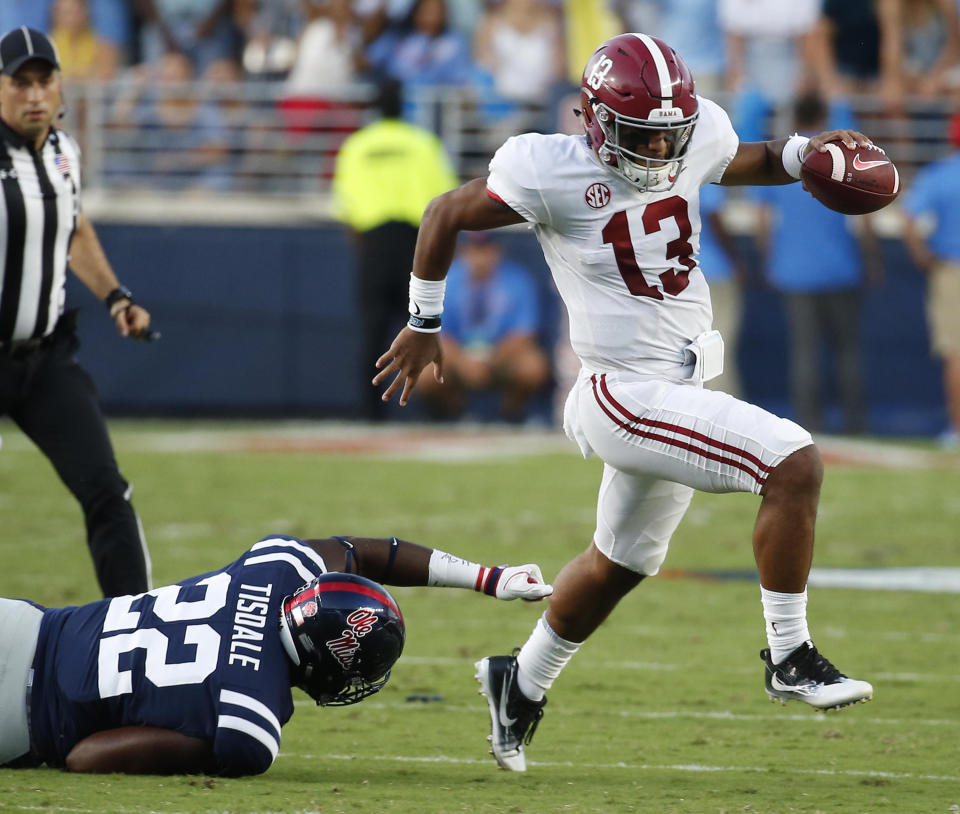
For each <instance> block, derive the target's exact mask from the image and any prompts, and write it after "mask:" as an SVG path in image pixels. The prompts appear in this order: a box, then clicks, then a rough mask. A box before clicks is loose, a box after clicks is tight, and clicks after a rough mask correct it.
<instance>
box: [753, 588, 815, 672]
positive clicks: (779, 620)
mask: <svg viewBox="0 0 960 814" xmlns="http://www.w3.org/2000/svg"><path fill="white" fill-rule="evenodd" d="M760 600H761V601H762V602H763V618H764V619H765V620H766V622H767V642H768V643H769V644H770V660H771V661H772V662H773V663H774V664H779V663H780V662H781V661H783V660H784V659H785V658H786V657H787V656H789V655H790V654H791V653H792V652H793V651H794V650H796V649H797V648H798V647H799V646H800V645H801V644H803V643H804V642H805V641H808V640H809V639H810V631H809V629H808V628H807V589H806V588H804V589H803V592H802V593H799V594H785V593H780V592H779V591H768V590H767V589H766V588H763V587H761V588H760Z"/></svg>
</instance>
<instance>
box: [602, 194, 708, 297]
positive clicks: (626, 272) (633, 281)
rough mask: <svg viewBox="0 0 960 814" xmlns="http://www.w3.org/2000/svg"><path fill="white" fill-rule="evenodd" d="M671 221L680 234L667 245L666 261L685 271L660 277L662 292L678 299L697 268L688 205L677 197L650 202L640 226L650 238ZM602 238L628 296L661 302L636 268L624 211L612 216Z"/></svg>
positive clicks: (652, 286) (673, 272)
mask: <svg viewBox="0 0 960 814" xmlns="http://www.w3.org/2000/svg"><path fill="white" fill-rule="evenodd" d="M671 219H672V220H674V221H675V222H676V224H677V228H678V230H679V232H680V233H679V235H678V236H677V237H676V238H674V239H673V240H669V241H667V245H666V257H665V259H666V260H668V261H669V260H673V259H674V258H676V260H677V262H679V263H680V265H682V266H684V270H683V271H675V270H674V269H669V270H667V271H664V272H662V273H661V274H660V275H659V276H660V282H661V284H662V285H663V290H664V291H665V292H667V294H671V295H672V296H677V294H679V293H680V292H681V291H683V289H685V288H686V287H687V285H689V283H690V280H689V275H690V271H691V270H692V269H693V268H695V267H696V265H697V264H696V261H695V260H694V259H693V245H692V244H691V243H690V236H691V235H692V234H693V229H692V227H691V226H690V218H689V216H688V215H687V201H686V199H685V198H681V197H679V196H677V195H673V196H671V197H669V198H664V199H662V200H659V201H653V202H652V203H649V204H647V205H646V206H645V207H644V210H643V216H642V218H641V222H642V223H643V231H644V234H647V235H652V234H654V233H656V232H659V231H660V224H661V223H662V222H663V221H665V220H671ZM601 234H602V235H603V242H604V243H609V244H610V245H612V246H613V256H614V258H615V259H616V261H617V268H618V269H619V271H620V276H621V277H623V281H624V282H625V283H626V284H627V289H628V290H629V291H630V293H631V294H633V295H634V296H635V297H653V299H655V300H662V299H663V293H662V292H661V291H660V289H659V288H657V287H656V286H655V285H650V284H649V283H648V282H647V281H646V279H644V276H643V271H641V269H640V266H639V265H638V264H637V255H636V252H635V251H634V248H633V240H632V239H631V237H630V224H629V223H628V221H627V213H626V211H622V210H621V211H620V212H614V213H613V215H612V216H611V218H610V220H608V221H607V225H606V226H604V227H603V232H602V233H601Z"/></svg>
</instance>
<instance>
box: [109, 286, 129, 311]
mask: <svg viewBox="0 0 960 814" xmlns="http://www.w3.org/2000/svg"><path fill="white" fill-rule="evenodd" d="M120 300H130V304H131V305H133V292H131V291H130V289H129V288H127V287H126V286H124V285H118V286H117V287H116V288H115V289H113V291H111V292H110V293H109V294H107V296H106V297H105V298H104V300H103V304H104V305H106V306H107V310H108V311H111V310H113V306H114V305H116V304H117V303H118V302H119V301H120Z"/></svg>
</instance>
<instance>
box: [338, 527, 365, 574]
mask: <svg viewBox="0 0 960 814" xmlns="http://www.w3.org/2000/svg"><path fill="white" fill-rule="evenodd" d="M333 539H334V540H339V541H340V542H341V543H343V546H344V548H346V549H347V550H346V551H345V552H344V555H343V558H344V560H343V573H345V574H352V573H354V570H353V563H354V560H358V559H359V558H358V557H357V553H356V549H355V548H354V547H353V543H351V542H350V541H349V540H348V539H347V538H346V537H338V536H336V535H334V538H333ZM357 573H359V569H357Z"/></svg>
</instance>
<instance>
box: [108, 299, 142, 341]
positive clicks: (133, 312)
mask: <svg viewBox="0 0 960 814" xmlns="http://www.w3.org/2000/svg"><path fill="white" fill-rule="evenodd" d="M113 321H114V323H115V324H116V326H117V330H118V331H119V332H120V336H130V337H133V338H134V339H139V338H140V337H143V336H146V335H147V333H148V331H149V328H150V312H149V311H148V310H147V309H146V308H142V307H141V306H139V305H136V304H135V303H129V304H126V303H125V302H124V301H123V300H121V301H120V302H118V303H117V304H116V306H114V312H113Z"/></svg>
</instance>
